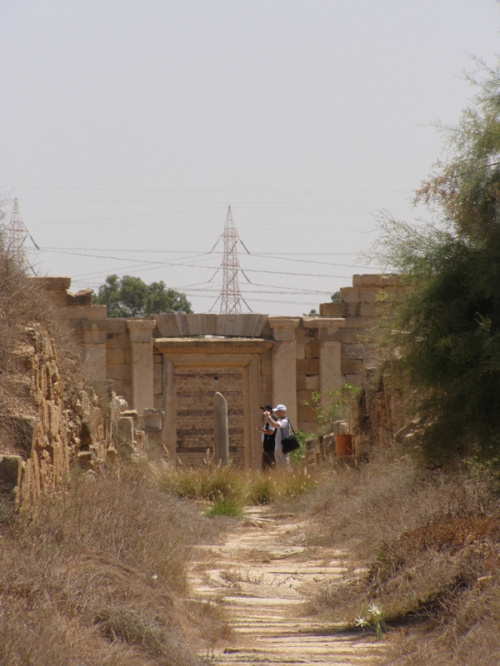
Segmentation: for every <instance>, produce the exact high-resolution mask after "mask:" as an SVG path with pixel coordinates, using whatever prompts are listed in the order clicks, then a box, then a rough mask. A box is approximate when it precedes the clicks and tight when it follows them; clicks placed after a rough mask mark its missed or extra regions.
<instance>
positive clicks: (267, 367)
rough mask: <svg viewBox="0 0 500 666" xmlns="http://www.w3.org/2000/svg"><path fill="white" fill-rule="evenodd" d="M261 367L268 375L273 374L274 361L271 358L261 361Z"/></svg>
mask: <svg viewBox="0 0 500 666" xmlns="http://www.w3.org/2000/svg"><path fill="white" fill-rule="evenodd" d="M260 368H261V373H262V374H263V375H264V376H266V377H267V376H271V375H272V374H273V362H272V361H271V360H269V361H261V364H260Z"/></svg>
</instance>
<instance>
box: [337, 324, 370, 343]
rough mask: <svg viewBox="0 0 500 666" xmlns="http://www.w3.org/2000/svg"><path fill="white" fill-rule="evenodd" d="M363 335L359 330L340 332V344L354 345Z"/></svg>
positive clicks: (349, 329)
mask: <svg viewBox="0 0 500 666" xmlns="http://www.w3.org/2000/svg"><path fill="white" fill-rule="evenodd" d="M361 335H364V332H363V331H362V332H360V331H359V329H355V328H354V329H353V328H350V327H349V328H345V329H344V330H343V331H339V332H338V334H337V340H338V342H341V343H342V344H353V343H356V342H359V338H360V336H361Z"/></svg>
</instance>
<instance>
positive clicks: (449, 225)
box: [378, 63, 500, 459]
mask: <svg viewBox="0 0 500 666" xmlns="http://www.w3.org/2000/svg"><path fill="white" fill-rule="evenodd" d="M470 80H471V82H472V83H473V84H474V85H475V86H477V94H476V96H475V97H474V99H473V102H472V104H471V106H470V108H467V109H466V110H465V111H464V112H463V114H462V118H461V122H460V123H459V125H458V126H457V127H450V128H444V131H445V134H446V137H447V139H448V147H449V159H448V161H447V162H438V163H437V164H436V166H435V169H434V171H433V172H432V173H431V175H430V176H429V178H428V179H427V180H426V181H424V182H423V183H422V186H421V187H420V189H419V190H418V192H417V197H416V200H417V202H420V203H423V204H425V205H426V206H428V207H429V208H430V210H431V211H432V215H433V222H432V223H427V224H425V225H419V226H414V225H411V224H408V223H405V222H399V221H397V220H394V219H393V218H390V217H388V216H385V217H384V218H383V219H382V220H381V237H380V239H379V242H378V254H379V257H380V258H383V259H385V260H386V261H387V262H388V263H389V264H391V265H392V266H393V267H394V268H395V269H396V270H397V271H398V272H400V273H401V274H402V275H403V276H404V278H405V280H406V282H407V284H408V296H407V297H406V298H405V299H404V302H403V303H402V304H401V306H400V307H399V308H398V311H397V324H396V325H395V326H393V327H392V331H398V333H395V334H393V338H392V339H393V344H396V345H397V346H398V348H399V349H400V351H401V352H402V353H401V358H402V361H401V363H402V365H403V367H404V368H405V370H406V373H407V377H408V378H409V380H410V385H411V386H412V387H414V388H416V389H417V394H418V396H419V399H418V412H419V414H420V416H421V418H422V421H423V423H424V424H425V430H424V433H425V434H424V446H425V450H426V452H427V454H428V455H429V456H432V457H443V456H445V457H450V456H456V455H464V454H465V455H471V454H475V455H480V456H483V457H486V458H489V459H492V458H499V459H500V69H490V68H487V67H486V66H485V65H484V64H482V63H479V66H478V69H477V71H476V74H475V77H474V78H471V79H470Z"/></svg>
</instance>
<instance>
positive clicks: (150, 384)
mask: <svg viewBox="0 0 500 666" xmlns="http://www.w3.org/2000/svg"><path fill="white" fill-rule="evenodd" d="M155 325H156V324H155V321H154V320H153V319H127V328H128V331H129V336H130V347H131V350H132V372H131V375H132V408H133V409H135V410H136V411H137V413H138V414H141V415H142V413H143V412H144V409H145V408H146V407H153V406H154V362H153V329H154V327H155Z"/></svg>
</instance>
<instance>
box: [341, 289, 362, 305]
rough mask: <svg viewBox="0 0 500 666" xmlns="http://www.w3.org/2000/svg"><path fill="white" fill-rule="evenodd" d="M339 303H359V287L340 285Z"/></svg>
mask: <svg viewBox="0 0 500 666" xmlns="http://www.w3.org/2000/svg"><path fill="white" fill-rule="evenodd" d="M340 301H341V303H359V302H360V301H361V297H360V292H359V289H358V288H356V287H342V288H341V289H340Z"/></svg>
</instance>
